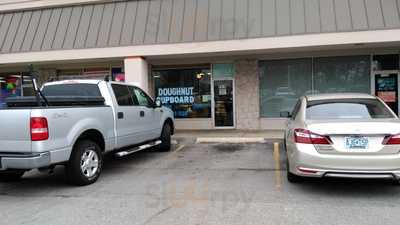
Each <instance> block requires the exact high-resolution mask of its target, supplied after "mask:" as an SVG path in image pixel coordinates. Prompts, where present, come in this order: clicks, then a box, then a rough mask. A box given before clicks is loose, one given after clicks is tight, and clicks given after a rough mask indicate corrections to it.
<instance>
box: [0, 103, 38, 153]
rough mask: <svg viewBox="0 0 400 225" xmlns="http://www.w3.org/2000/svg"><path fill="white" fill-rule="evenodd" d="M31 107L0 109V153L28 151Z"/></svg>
mask: <svg viewBox="0 0 400 225" xmlns="http://www.w3.org/2000/svg"><path fill="white" fill-rule="evenodd" d="M30 116H31V109H12V110H8V109H5V110H0V153H13V152H15V153H30V152H31V137H30Z"/></svg>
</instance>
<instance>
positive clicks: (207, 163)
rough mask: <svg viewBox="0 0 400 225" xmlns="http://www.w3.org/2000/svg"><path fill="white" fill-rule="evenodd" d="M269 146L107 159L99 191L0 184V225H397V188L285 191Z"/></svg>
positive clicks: (51, 183) (39, 177)
mask: <svg viewBox="0 0 400 225" xmlns="http://www.w3.org/2000/svg"><path fill="white" fill-rule="evenodd" d="M272 146H273V144H272V143H267V144H193V143H181V144H177V145H175V146H174V149H173V151H171V152H168V153H160V152H138V153H135V154H133V155H130V156H129V157H125V158H119V159H116V158H113V157H108V158H107V160H106V164H105V167H104V171H103V174H102V176H101V177H100V179H99V180H98V182H97V183H95V184H93V185H91V186H86V187H72V186H68V185H67V184H65V183H64V175H63V173H62V172H63V169H62V168H58V169H57V170H56V171H55V173H54V174H52V175H48V174H41V173H38V172H35V171H33V172H30V173H29V174H27V175H25V176H24V178H23V180H22V181H20V182H16V183H1V184H0V212H1V220H0V224H40V225H44V224H49V225H50V224H68V225H69V224H96V225H98V224H162V225H169V224H171V225H172V224H182V225H191V224H194V225H197V224H341V225H343V224H398V221H399V220H400V213H399V210H400V207H399V205H400V198H399V197H400V186H395V185H393V184H392V183H391V182H385V181H371V180H368V181H358V180H327V181H315V180H311V181H307V182H305V183H302V184H289V183H287V181H286V175H285V166H284V163H283V162H284V161H285V159H284V156H283V154H280V158H279V160H277V159H278V157H277V154H276V152H275V154H274V151H273V150H272Z"/></svg>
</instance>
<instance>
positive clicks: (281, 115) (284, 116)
mask: <svg viewBox="0 0 400 225" xmlns="http://www.w3.org/2000/svg"><path fill="white" fill-rule="evenodd" d="M280 117H283V118H290V117H292V115H290V112H288V111H284V112H280Z"/></svg>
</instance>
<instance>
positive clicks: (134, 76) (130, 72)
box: [124, 57, 149, 93]
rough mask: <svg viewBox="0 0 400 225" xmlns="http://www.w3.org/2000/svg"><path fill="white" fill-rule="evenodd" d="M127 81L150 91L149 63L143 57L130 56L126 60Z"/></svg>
mask: <svg viewBox="0 0 400 225" xmlns="http://www.w3.org/2000/svg"><path fill="white" fill-rule="evenodd" d="M124 64H125V81H126V82H127V83H131V84H134V85H137V86H138V87H140V88H142V89H143V90H144V91H145V92H147V93H148V92H149V79H148V76H149V72H148V64H147V62H146V60H145V59H144V58H142V57H129V58H126V59H125V60H124Z"/></svg>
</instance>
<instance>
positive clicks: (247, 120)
mask: <svg viewBox="0 0 400 225" xmlns="http://www.w3.org/2000/svg"><path fill="white" fill-rule="evenodd" d="M235 70H236V73H235V89H236V90H235V93H236V96H235V97H236V106H235V107H236V128H237V129H241V130H257V129H260V100H259V99H260V98H259V76H258V62H257V60H239V61H236V62H235Z"/></svg>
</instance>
